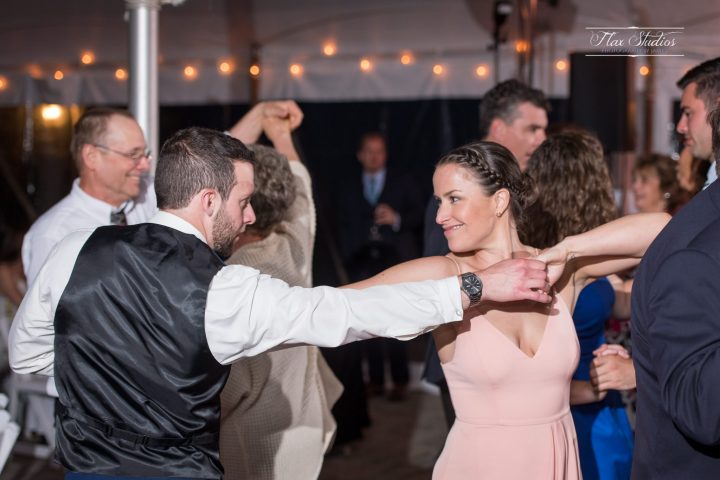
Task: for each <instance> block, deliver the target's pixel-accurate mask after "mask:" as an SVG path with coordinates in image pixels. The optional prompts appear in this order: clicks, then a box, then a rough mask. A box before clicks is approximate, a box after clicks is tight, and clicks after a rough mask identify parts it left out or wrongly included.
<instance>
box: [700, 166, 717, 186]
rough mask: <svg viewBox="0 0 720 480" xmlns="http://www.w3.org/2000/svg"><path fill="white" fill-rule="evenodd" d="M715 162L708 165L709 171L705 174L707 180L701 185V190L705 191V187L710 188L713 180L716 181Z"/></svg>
mask: <svg viewBox="0 0 720 480" xmlns="http://www.w3.org/2000/svg"><path fill="white" fill-rule="evenodd" d="M716 165H717V161H714V162H712V163H711V164H710V169H709V170H708V173H707V180H706V181H705V185H703V190H705V189H706V188H707V187H709V186H710V184H711V183H713V182H714V181H715V180H717V178H718V177H717V170H716Z"/></svg>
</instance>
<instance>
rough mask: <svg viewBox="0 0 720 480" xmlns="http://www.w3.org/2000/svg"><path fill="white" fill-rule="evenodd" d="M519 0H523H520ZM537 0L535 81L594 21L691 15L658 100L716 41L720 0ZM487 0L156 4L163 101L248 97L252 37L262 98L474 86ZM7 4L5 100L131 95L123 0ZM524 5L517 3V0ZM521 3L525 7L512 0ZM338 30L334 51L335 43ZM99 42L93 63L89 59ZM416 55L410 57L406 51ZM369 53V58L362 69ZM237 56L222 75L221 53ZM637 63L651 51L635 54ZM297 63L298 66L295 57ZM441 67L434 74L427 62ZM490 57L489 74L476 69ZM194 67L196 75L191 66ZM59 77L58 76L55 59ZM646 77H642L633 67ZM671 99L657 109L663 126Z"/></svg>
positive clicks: (2, 37)
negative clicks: (296, 72)
mask: <svg viewBox="0 0 720 480" xmlns="http://www.w3.org/2000/svg"><path fill="white" fill-rule="evenodd" d="M516 3H517V2H516ZM557 3H558V5H557V6H556V7H551V6H550V5H549V4H548V3H547V2H545V1H540V2H539V6H538V24H537V31H538V36H537V41H536V44H535V47H536V57H535V64H534V67H535V68H534V71H535V75H534V79H533V83H534V84H535V86H537V87H540V88H542V89H544V90H545V91H546V92H547V93H548V94H549V95H550V96H560V97H564V96H567V94H568V72H567V70H566V71H564V72H561V71H558V70H556V69H555V68H554V67H553V66H554V64H555V61H556V60H558V59H567V58H568V54H569V52H572V51H585V50H589V49H590V48H591V47H590V41H589V38H590V35H589V31H588V30H587V29H586V27H599V26H607V27H620V26H631V25H645V26H655V27H660V26H667V27H684V30H683V33H682V34H681V35H679V36H678V45H676V46H675V47H673V50H672V53H673V54H680V55H684V56H683V57H659V58H657V59H656V60H655V67H654V69H655V77H654V78H655V82H656V85H655V87H656V88H655V89H656V98H657V100H658V104H659V103H660V102H661V101H663V102H665V104H666V105H669V103H670V99H672V98H673V97H677V96H678V91H677V89H676V88H675V86H674V81H675V80H676V79H677V77H678V76H679V75H680V74H681V73H682V71H683V69H685V68H688V67H689V66H691V65H694V64H696V63H698V62H699V61H701V60H703V59H706V58H710V57H713V56H717V55H718V54H720V36H718V35H717V31H718V27H719V26H720V0H711V1H708V0H684V1H683V2H682V3H681V4H680V3H678V2H675V1H671V0H657V1H653V0H603V1H602V2H597V1H595V0H559V1H558V2H557ZM492 5H493V2H492V0H364V1H363V2H358V1H356V0H186V1H185V2H184V3H182V4H181V5H179V6H164V7H163V8H162V10H161V12H160V17H159V18H160V29H159V45H160V56H159V58H160V63H161V65H160V79H159V84H160V89H159V90H160V92H159V93H160V102H161V104H166V105H167V104H198V103H202V104H205V103H230V102H247V101H248V100H249V98H250V97H249V95H250V93H249V92H250V82H249V79H248V75H247V68H248V66H249V63H250V54H251V44H253V43H254V44H256V45H258V46H259V48H258V49H257V52H258V54H259V58H260V64H261V67H262V73H261V75H260V78H259V97H260V98H279V97H292V98H297V99H300V100H306V101H331V100H364V99H368V100H378V99H412V98H429V97H430V98H438V97H440V98H442V97H479V96H481V95H482V94H483V92H485V91H486V90H487V89H488V88H490V87H491V86H492V84H493V81H494V76H493V72H492V68H493V56H492V53H491V52H490V51H489V50H488V48H487V47H488V45H490V43H491V42H492V38H491V30H492V13H491V12H492ZM2 9H3V14H2V16H0V85H2V82H4V89H3V90H0V105H13V104H15V105H17V104H23V103H25V102H33V103H39V102H56V103H66V104H70V103H80V104H100V103H111V104H123V103H126V102H127V86H126V82H124V81H120V80H117V79H116V78H115V76H114V74H115V70H116V69H117V68H121V67H126V66H127V63H128V60H127V50H128V47H127V45H128V38H127V36H128V33H127V32H128V28H127V22H126V21H125V20H124V12H125V2H124V1H123V0H63V1H57V0H4V1H3V2H2ZM515 10H517V8H516V9H515ZM514 15H516V14H514ZM517 23H518V22H517V18H515V17H513V18H511V19H510V20H509V21H508V23H507V27H508V29H509V30H508V33H507V35H508V37H509V39H510V42H508V43H507V44H505V45H503V46H502V47H501V67H500V75H501V78H509V77H512V76H514V75H515V74H516V72H517V61H516V55H515V52H514V46H513V43H512V40H514V39H515V38H516V33H515V31H516V26H517ZM328 41H331V42H333V43H334V44H335V45H336V47H337V54H336V55H334V56H332V57H326V56H324V55H323V54H322V46H323V44H324V43H325V42H328ZM85 50H90V51H92V52H93V53H94V55H95V59H96V61H95V63H94V64H92V65H90V66H83V65H82V64H81V63H80V61H79V58H80V55H81V53H82V52H83V51H85ZM403 51H409V52H412V54H413V55H414V62H413V63H412V64H411V65H408V66H404V65H401V64H400V62H399V61H398V59H399V56H400V54H401V52H403ZM361 57H367V58H368V59H369V60H370V61H371V62H372V70H371V71H369V72H361V71H360V69H359V68H358V63H359V60H360V58H361ZM223 59H231V60H232V61H233V62H234V66H235V70H234V72H233V73H232V74H231V75H227V76H225V75H222V74H220V72H219V71H218V70H217V63H218V61H220V60H223ZM638 62H639V64H642V63H643V62H644V59H638ZM292 63H299V64H301V65H302V67H303V74H302V75H301V76H299V77H293V76H292V75H290V73H289V72H288V66H289V65H290V64H292ZM436 64H439V65H442V66H443V68H444V71H443V74H442V75H435V74H433V72H432V67H433V66H434V65H436ZM480 64H483V65H486V66H488V67H489V68H490V74H489V75H488V76H487V77H485V78H478V77H477V76H476V75H475V69H476V67H477V66H478V65H480ZM186 65H193V66H194V67H195V68H197V71H198V76H197V78H195V79H194V80H187V79H185V78H184V77H183V74H182V71H183V68H184V67H185V66H186ZM58 69H59V70H62V71H63V75H64V77H63V79H62V80H55V79H54V78H53V75H54V72H55V71H56V70H58ZM637 83H638V90H640V89H642V88H644V87H643V82H642V81H641V78H640V77H639V76H638V82H637ZM668 109H669V106H666V107H662V106H661V107H660V108H659V109H656V115H658V116H660V117H661V118H660V119H659V120H658V122H659V123H658V126H664V124H665V123H666V122H667V121H668V120H669V117H668V115H669V112H668Z"/></svg>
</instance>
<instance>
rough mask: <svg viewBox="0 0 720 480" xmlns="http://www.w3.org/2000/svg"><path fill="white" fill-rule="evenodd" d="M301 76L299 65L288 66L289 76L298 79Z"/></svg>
mask: <svg viewBox="0 0 720 480" xmlns="http://www.w3.org/2000/svg"><path fill="white" fill-rule="evenodd" d="M302 74H303V67H302V65H300V64H299V63H293V64H292V65H290V75H292V76H293V77H299V76H301V75H302Z"/></svg>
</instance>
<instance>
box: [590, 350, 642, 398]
mask: <svg viewBox="0 0 720 480" xmlns="http://www.w3.org/2000/svg"><path fill="white" fill-rule="evenodd" d="M593 354H594V355H595V359H594V360H593V361H592V363H591V364H590V381H591V382H592V384H593V386H594V387H595V388H596V389H598V390H600V391H606V390H631V389H633V388H635V386H636V385H637V384H636V380H635V366H634V365H633V363H632V359H631V358H630V355H629V354H628V352H627V350H625V349H624V348H623V347H621V346H620V345H603V346H601V347H600V348H598V349H597V350H595V351H594V352H593Z"/></svg>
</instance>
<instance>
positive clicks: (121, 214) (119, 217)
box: [110, 205, 127, 225]
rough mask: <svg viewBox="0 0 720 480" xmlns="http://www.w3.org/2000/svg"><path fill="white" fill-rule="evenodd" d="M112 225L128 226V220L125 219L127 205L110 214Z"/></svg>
mask: <svg viewBox="0 0 720 480" xmlns="http://www.w3.org/2000/svg"><path fill="white" fill-rule="evenodd" d="M110 223H111V224H113V225H127V218H126V217H125V205H123V206H122V207H121V208H120V209H118V210H113V211H111V212H110Z"/></svg>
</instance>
